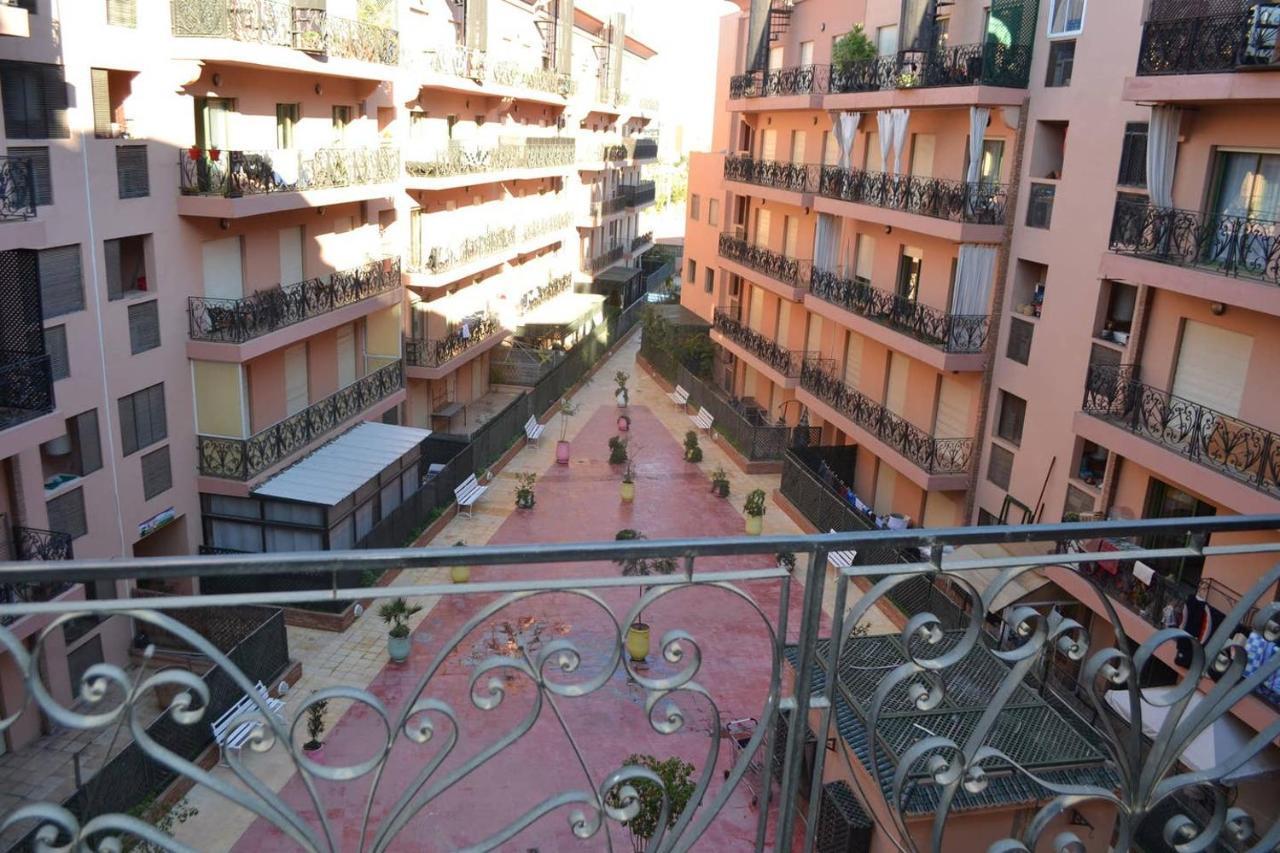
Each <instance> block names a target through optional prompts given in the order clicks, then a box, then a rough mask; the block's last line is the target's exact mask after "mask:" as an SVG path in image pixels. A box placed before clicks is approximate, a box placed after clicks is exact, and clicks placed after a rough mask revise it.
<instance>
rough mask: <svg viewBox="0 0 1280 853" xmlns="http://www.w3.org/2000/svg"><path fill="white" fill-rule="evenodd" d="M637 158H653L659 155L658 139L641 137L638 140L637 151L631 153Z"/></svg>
mask: <svg viewBox="0 0 1280 853" xmlns="http://www.w3.org/2000/svg"><path fill="white" fill-rule="evenodd" d="M631 156H632V157H634V158H635V159H637V160H652V159H653V158H654V157H657V156H658V140H656V139H648V138H641V139H637V140H636V146H635V151H634V152H633V153H632V155H631Z"/></svg>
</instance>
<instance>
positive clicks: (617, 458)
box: [609, 435, 627, 465]
mask: <svg viewBox="0 0 1280 853" xmlns="http://www.w3.org/2000/svg"><path fill="white" fill-rule="evenodd" d="M626 461H627V440H626V439H625V438H619V437H618V436H616V435H615V436H613V437H612V438H610V439H609V464H610V465H622V464H625V463H626Z"/></svg>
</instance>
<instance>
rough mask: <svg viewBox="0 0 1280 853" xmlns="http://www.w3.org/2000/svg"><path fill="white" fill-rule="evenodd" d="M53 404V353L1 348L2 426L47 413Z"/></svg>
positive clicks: (4, 427) (0, 415)
mask: <svg viewBox="0 0 1280 853" xmlns="http://www.w3.org/2000/svg"><path fill="white" fill-rule="evenodd" d="M53 407H54V399H53V365H52V363H51V362H50V359H49V356H47V355H45V354H43V353H34V354H33V353H26V352H13V351H11V350H0V429H9V428H10V427H13V426H17V425H18V424H20V423H24V422H26V421H29V420H32V419H34V418H38V417H40V416H41V415H47V414H49V413H50V412H52V411H53Z"/></svg>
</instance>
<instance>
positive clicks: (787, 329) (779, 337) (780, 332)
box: [774, 299, 791, 348]
mask: <svg viewBox="0 0 1280 853" xmlns="http://www.w3.org/2000/svg"><path fill="white" fill-rule="evenodd" d="M774 339H775V340H776V341H777V342H778V346H780V347H783V348H785V347H786V346H787V341H788V340H790V339H791V301H790V300H789V299H779V300H778V328H777V332H776V333H775V334H774Z"/></svg>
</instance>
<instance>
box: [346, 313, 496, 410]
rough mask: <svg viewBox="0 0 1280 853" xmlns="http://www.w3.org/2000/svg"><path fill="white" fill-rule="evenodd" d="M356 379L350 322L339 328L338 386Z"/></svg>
mask: <svg viewBox="0 0 1280 853" xmlns="http://www.w3.org/2000/svg"><path fill="white" fill-rule="evenodd" d="M355 381H356V333H355V328H354V327H353V326H351V325H350V324H348V325H346V326H343V327H342V328H341V329H338V387H339V388H346V387H347V386H348V385H350V384H351V383H353V382H355ZM477 396H478V395H477Z"/></svg>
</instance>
